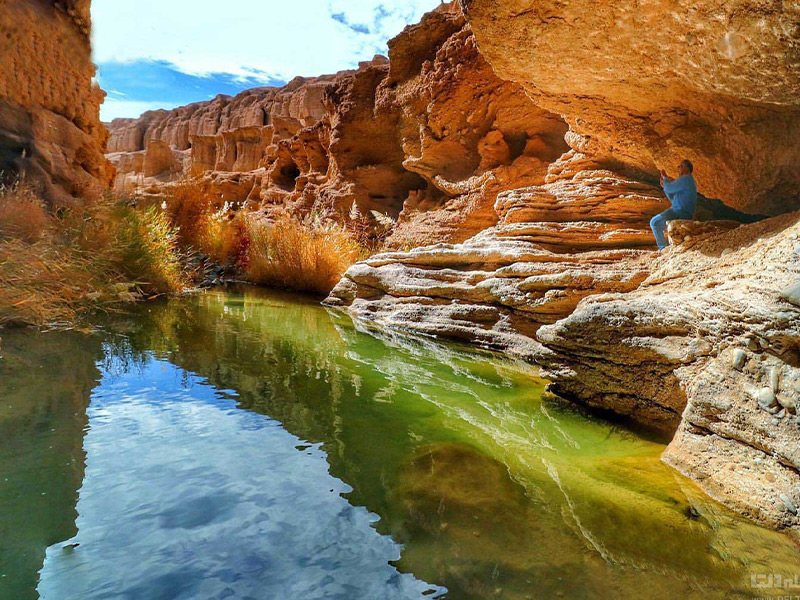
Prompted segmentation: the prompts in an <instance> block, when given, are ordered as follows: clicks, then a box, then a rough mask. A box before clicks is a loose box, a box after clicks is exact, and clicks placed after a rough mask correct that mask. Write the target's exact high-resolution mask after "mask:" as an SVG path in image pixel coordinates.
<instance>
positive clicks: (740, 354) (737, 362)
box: [733, 348, 747, 371]
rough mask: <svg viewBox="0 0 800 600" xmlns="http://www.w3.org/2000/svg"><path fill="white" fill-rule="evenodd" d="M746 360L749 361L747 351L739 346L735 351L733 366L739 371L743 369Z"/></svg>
mask: <svg viewBox="0 0 800 600" xmlns="http://www.w3.org/2000/svg"><path fill="white" fill-rule="evenodd" d="M745 362H747V352H745V351H744V350H742V349H741V348H737V349H736V350H735V351H734V353H733V368H734V369H736V370H737V371H741V370H742V368H743V367H744V363H745Z"/></svg>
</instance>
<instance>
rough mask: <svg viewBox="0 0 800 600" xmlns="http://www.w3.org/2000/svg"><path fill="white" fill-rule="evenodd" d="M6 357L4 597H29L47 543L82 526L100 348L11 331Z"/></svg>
mask: <svg viewBox="0 0 800 600" xmlns="http://www.w3.org/2000/svg"><path fill="white" fill-rule="evenodd" d="M0 356H2V358H0V598H3V599H5V598H8V599H14V600H29V599H35V598H36V597H37V595H36V581H37V577H38V575H37V573H38V571H39V569H40V568H41V566H42V561H43V560H44V555H45V549H46V548H47V546H49V545H50V544H53V543H55V542H58V541H60V540H64V539H68V538H70V537H72V536H73V535H75V533H76V529H75V517H76V516H77V512H76V510H75V504H76V502H77V500H78V488H80V486H81V481H82V480H83V470H84V453H83V435H84V429H85V427H86V424H87V418H86V407H87V406H88V404H89V395H90V392H91V390H92V388H93V387H94V386H95V385H97V381H98V380H99V379H100V372H99V371H98V369H97V367H96V366H95V363H96V361H97V360H99V359H100V357H101V356H102V354H101V347H100V341H99V339H96V338H93V337H91V336H85V335H81V334H77V333H58V334H52V335H44V334H39V333H35V332H32V331H15V330H9V331H4V332H3V341H2V345H0Z"/></svg>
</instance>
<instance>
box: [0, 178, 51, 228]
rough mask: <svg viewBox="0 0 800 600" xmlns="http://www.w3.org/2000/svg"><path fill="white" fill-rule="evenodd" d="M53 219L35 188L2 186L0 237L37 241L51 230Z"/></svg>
mask: <svg viewBox="0 0 800 600" xmlns="http://www.w3.org/2000/svg"><path fill="white" fill-rule="evenodd" d="M52 227H53V219H52V217H51V216H50V215H49V214H48V212H47V208H46V207H45V205H44V202H42V201H41V200H40V199H39V197H38V196H37V194H36V192H35V191H34V190H33V188H31V187H29V186H26V185H21V184H14V185H10V186H0V239H19V240H24V241H26V242H36V241H38V240H40V239H42V238H43V237H44V236H45V235H47V234H48V233H50V232H51V230H52Z"/></svg>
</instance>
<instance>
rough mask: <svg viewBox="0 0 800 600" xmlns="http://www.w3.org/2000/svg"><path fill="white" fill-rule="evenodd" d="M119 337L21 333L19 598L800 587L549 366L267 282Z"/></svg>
mask: <svg viewBox="0 0 800 600" xmlns="http://www.w3.org/2000/svg"><path fill="white" fill-rule="evenodd" d="M96 328H97V329H96V331H94V332H92V333H81V332H75V331H58V332H49V333H35V332H32V331H30V330H9V331H5V332H3V333H2V337H3V341H2V345H1V346H0V348H1V350H0V354H2V359H0V435H2V443H1V444H0V599H2V600H27V599H34V598H39V597H41V598H43V599H46V600H73V599H76V600H77V599H80V600H98V599H117V598H119V599H130V600H134V599H135V600H172V599H175V600H177V599H181V600H182V599H195V598H196V599H200V600H210V599H224V598H231V599H237V600H240V599H241V600H248V599H254V600H255V599H257V600H271V599H289V600H294V599H297V600H315V599H323V598H325V599H328V598H334V599H342V600H359V599H364V600H383V599H412V598H416V599H424V598H449V599H454V600H462V599H463V600H472V599H490V598H491V599H497V598H508V599H518V598H519V599H524V598H532V599H549V598H570V599H584V598H586V599H589V598H597V599H609V598H615V599H616V598H618V599H628V598H630V599H637V600H642V599H649V598H659V599H660V598H703V599H715V598H720V599H722V598H757V597H762V598H763V597H771V595H774V596H775V597H778V596H781V595H784V596H785V595H786V592H785V591H784V590H778V589H767V590H765V589H760V588H758V587H754V586H753V582H754V581H763V578H762V579H758V578H759V577H761V576H763V575H765V574H783V575H791V574H794V573H796V572H800V548H798V547H797V545H796V544H795V543H794V542H792V541H791V540H790V539H789V538H787V537H785V536H782V535H780V534H778V533H775V532H771V531H768V530H765V529H762V528H759V527H757V526H755V525H753V524H751V523H748V522H746V521H743V520H741V519H738V518H737V517H735V516H734V515H732V514H731V513H730V512H729V511H727V510H726V509H724V508H723V507H721V506H720V505H718V504H716V503H715V502H713V501H712V500H710V499H708V498H707V497H706V496H705V495H704V494H703V493H702V492H701V491H700V490H699V489H698V488H697V486H696V485H695V484H693V483H692V482H691V481H689V480H687V479H686V478H684V477H682V476H680V475H679V474H677V473H676V472H675V471H673V470H671V469H669V468H668V467H666V466H665V465H663V464H662V463H661V462H660V461H659V456H660V454H661V452H662V451H663V449H664V446H663V443H662V442H661V441H658V440H653V439H649V438H647V437H643V436H641V435H639V434H637V433H634V432H631V431H629V430H627V429H625V428H623V427H621V426H619V425H614V424H611V423H608V422H605V421H602V420H599V419H595V418H592V417H589V416H586V415H584V414H581V413H580V412H579V411H577V410H575V409H574V408H572V407H570V406H568V405H564V404H562V403H560V402H558V401H557V400H556V399H553V398H548V396H547V395H546V394H545V393H544V385H545V382H544V381H542V380H541V379H539V378H538V377H537V372H536V370H535V368H534V367H532V366H530V365H525V364H520V363H515V362H512V361H509V360H505V359H502V358H499V357H496V356H493V355H490V354H487V353H481V352H475V351H469V350H467V349H465V348H462V347H457V346H450V345H446V344H441V343H437V342H435V341H433V340H428V339H417V338H409V337H404V336H400V335H390V334H375V333H370V332H366V331H363V330H362V329H361V328H360V327H359V326H358V325H357V324H354V323H353V322H352V321H351V320H350V319H349V318H347V317H345V316H343V315H341V314H338V313H335V312H330V311H328V310H326V309H324V308H322V307H320V306H319V305H317V304H316V303H315V302H312V301H310V300H307V299H303V298H301V297H297V296H291V295H286V294H280V293H275V292H266V291H263V290H259V289H254V288H246V287H243V288H231V289H226V290H213V291H209V292H206V293H203V294H198V295H190V296H186V297H183V298H180V299H173V300H169V301H161V302H155V303H149V304H146V305H142V306H138V307H136V308H135V309H133V310H132V311H131V312H127V313H124V314H115V315H110V316H104V317H98V318H97V319H96ZM797 593H798V594H800V591H797Z"/></svg>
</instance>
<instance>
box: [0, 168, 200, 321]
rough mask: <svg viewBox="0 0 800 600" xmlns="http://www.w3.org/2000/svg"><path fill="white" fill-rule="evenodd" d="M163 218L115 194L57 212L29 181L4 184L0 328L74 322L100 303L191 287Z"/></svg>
mask: <svg viewBox="0 0 800 600" xmlns="http://www.w3.org/2000/svg"><path fill="white" fill-rule="evenodd" d="M181 265H182V263H181V256H180V252H179V248H178V240H177V235H176V232H175V230H174V229H173V228H172V226H171V225H170V223H169V221H168V220H167V218H166V217H165V215H163V214H161V213H160V212H158V211H156V210H154V209H149V210H146V211H141V210H137V209H135V208H134V207H133V206H131V205H130V204H129V203H126V202H124V201H121V200H117V199H113V198H111V197H110V196H109V197H100V198H94V199H83V200H76V202H75V205H74V206H69V207H60V208H58V209H53V208H52V207H48V206H46V204H45V203H44V202H43V201H42V200H41V199H40V196H39V194H38V193H37V191H36V189H35V188H33V187H32V186H29V185H26V184H25V183H24V182H23V183H15V184H13V185H3V186H0V326H5V325H11V324H22V325H35V326H54V325H62V324H75V323H77V322H78V321H79V320H80V318H81V316H82V315H83V314H84V313H86V312H87V311H89V310H92V309H94V308H97V307H98V306H101V307H102V306H108V307H111V306H112V305H114V304H116V303H119V302H120V301H132V300H135V299H137V298H139V297H141V296H145V295H148V296H149V295H153V294H162V293H175V292H178V291H181V290H182V289H183V288H184V286H185V285H186V282H187V278H186V275H185V273H184V270H183V268H182V266H181Z"/></svg>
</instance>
